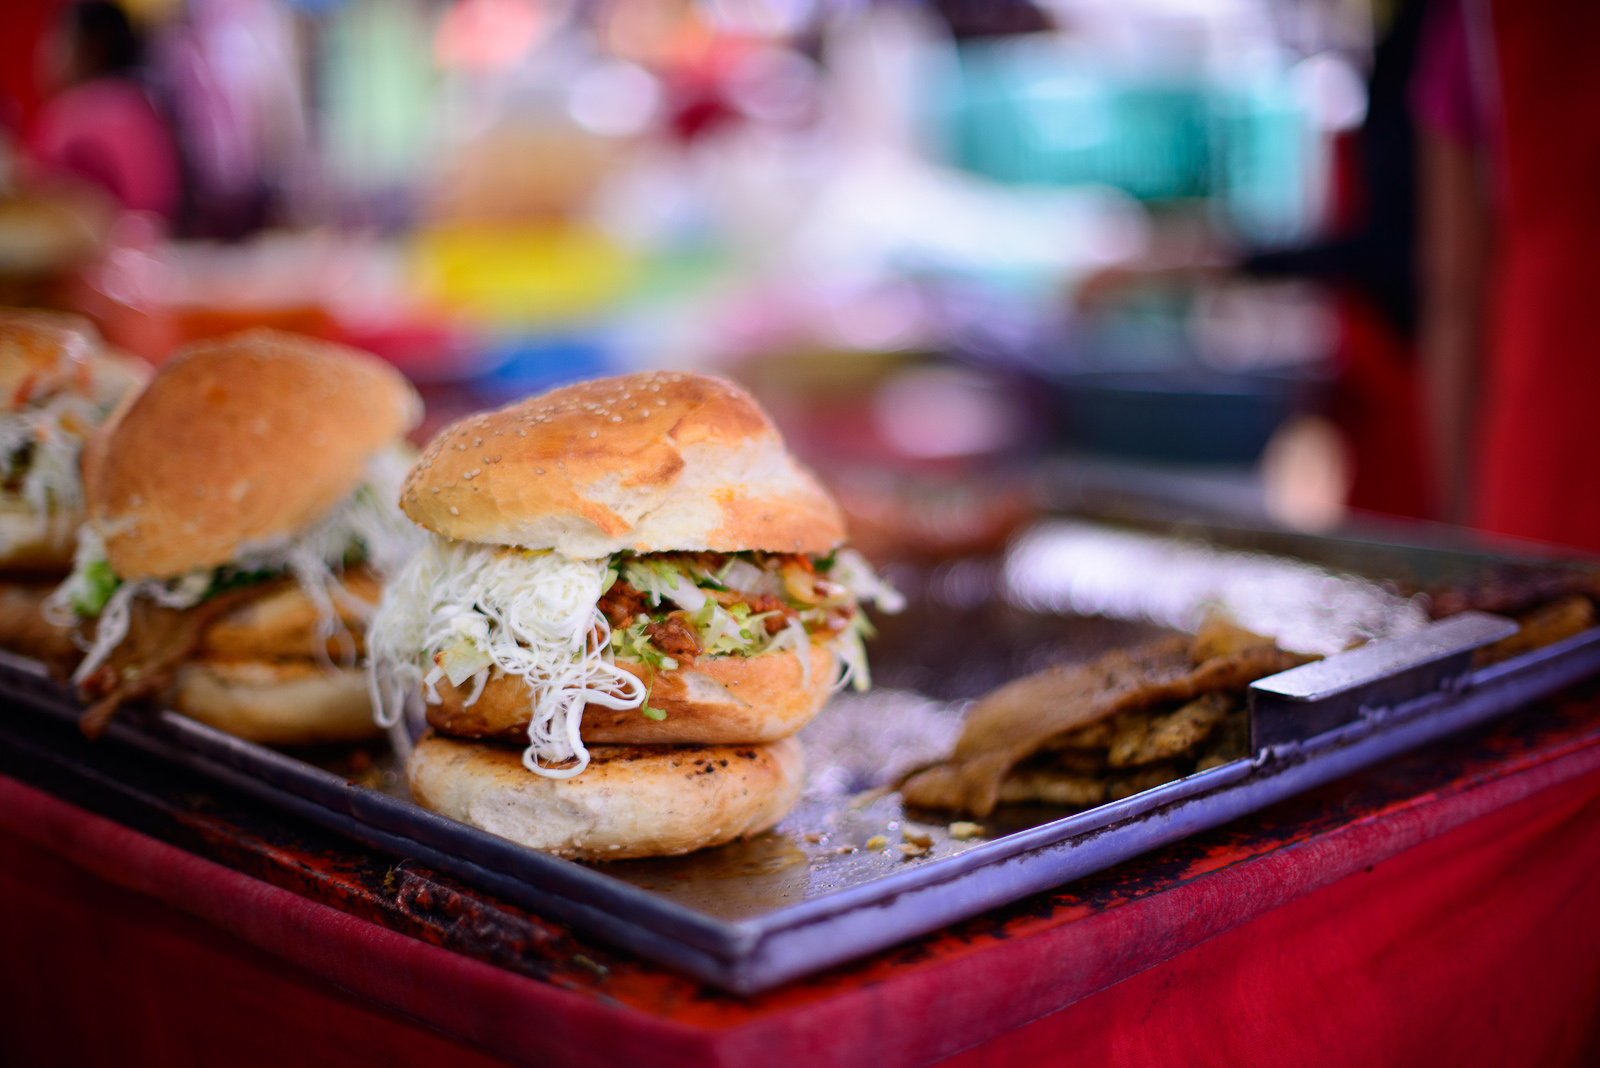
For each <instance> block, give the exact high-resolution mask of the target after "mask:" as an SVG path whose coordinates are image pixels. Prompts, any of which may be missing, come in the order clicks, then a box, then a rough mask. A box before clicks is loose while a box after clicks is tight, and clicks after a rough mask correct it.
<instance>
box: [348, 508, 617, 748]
mask: <svg viewBox="0 0 1600 1068" xmlns="http://www.w3.org/2000/svg"><path fill="white" fill-rule="evenodd" d="M605 574H606V561H605V560H603V559H601V560H574V559H571V558H570V557H567V556H563V555H562V554H560V553H556V552H551V551H548V550H539V551H534V550H528V549H515V548H506V547H503V546H493V545H478V544H474V543H471V542H458V541H451V540H448V539H444V538H438V537H430V538H429V540H428V544H427V545H426V546H425V547H424V548H423V549H422V550H421V551H420V552H418V553H417V554H416V555H415V556H414V557H412V559H411V561H410V562H409V563H408V564H407V566H406V567H405V568H404V569H402V570H401V572H400V573H399V574H398V575H397V576H396V577H395V578H394V579H393V580H392V581H391V582H390V583H389V585H388V586H387V587H386V588H385V589H384V594H383V600H382V602H381V603H380V605H379V607H378V611H377V613H376V615H374V617H373V618H372V621H371V622H370V623H369V624H368V627H367V649H368V672H369V675H368V682H369V685H370V687H371V691H372V707H373V709H374V710H375V715H376V716H377V719H378V723H379V724H380V725H381V726H384V727H390V726H393V725H394V724H395V723H397V722H398V721H399V719H400V717H401V715H402V714H403V712H404V709H405V703H406V700H407V698H408V695H410V694H413V693H415V692H417V691H418V690H419V689H421V690H423V691H424V692H425V694H426V698H427V700H428V701H429V702H430V703H435V704H436V703H438V701H439V694H438V691H437V689H436V686H437V684H438V681H439V680H440V679H441V678H444V677H445V676H446V675H447V674H452V677H457V678H461V679H462V680H463V681H464V679H465V678H466V676H465V675H462V674H456V673H455V672H454V670H453V669H454V668H461V669H463V670H466V669H475V670H473V672H472V675H471V677H472V679H473V690H472V693H471V694H469V696H468V698H467V701H466V703H467V704H468V705H470V704H472V703H473V702H474V701H476V700H477V698H478V695H479V694H481V693H482V691H483V687H484V685H485V684H486V683H487V682H488V680H489V677H490V673H491V672H496V673H502V674H505V675H516V676H520V677H521V678H524V679H526V680H527V683H528V687H529V689H530V690H531V691H532V693H533V695H534V696H533V707H532V718H531V722H530V723H529V724H528V748H527V749H526V750H525V751H524V753H523V755H522V762H523V764H524V765H526V766H527V768H528V770H529V771H532V772H534V773H535V774H537V775H543V776H545V777H547V778H552V779H570V778H572V777H573V776H574V775H578V774H580V773H581V772H582V771H583V770H584V768H586V767H588V765H589V751H588V750H587V749H586V748H584V745H583V740H582V738H581V737H580V736H579V727H580V724H581V723H582V720H583V709H584V706H585V705H587V704H591V703H592V704H597V705H601V706H603V707H606V708H617V709H625V708H639V707H640V706H642V705H643V704H644V700H645V697H646V688H645V684H644V683H643V682H641V681H640V680H639V679H638V678H637V677H636V676H634V675H632V674H630V673H629V672H627V671H624V670H623V669H621V668H619V667H617V666H616V665H615V663H614V662H613V660H612V654H611V652H610V649H609V644H610V640H611V628H610V625H609V624H608V623H607V621H606V618H605V615H604V614H603V613H601V611H600V609H599V607H598V602H599V600H600V595H601V594H602V592H604V591H603V585H604V581H605ZM480 665H481V666H480ZM554 765H561V766H554Z"/></svg>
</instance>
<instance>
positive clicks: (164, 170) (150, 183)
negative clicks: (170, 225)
mask: <svg viewBox="0 0 1600 1068" xmlns="http://www.w3.org/2000/svg"><path fill="white" fill-rule="evenodd" d="M28 149H29V152H30V154H31V155H32V156H33V158H34V159H35V160H37V161H38V162H39V163H41V164H43V165H44V166H45V167H47V168H51V169H56V170H61V171H67V172H70V173H72V174H75V175H78V176H79V177H82V178H86V179H88V180H89V181H92V182H94V183H96V184H97V185H100V186H102V187H103V188H105V189H106V191H108V192H109V193H111V195H112V196H114V197H116V198H117V200H118V201H120V202H121V203H122V205H123V207H125V208H129V209H131V210H136V211H151V212H156V213H158V214H160V215H164V216H166V217H167V218H171V217H172V216H173V214H174V213H175V212H176V211H177V210H178V202H179V196H180V184H179V183H180V181H181V178H180V174H179V168H178V149H177V145H176V143H175V142H174V141H173V137H172V131H171V130H170V129H169V128H168V127H167V124H166V123H165V122H163V121H162V119H161V116H160V115H158V114H157V113H156V109H155V108H154V107H153V106H152V105H151V103H150V99H149V97H147V96H146V95H145V92H144V90H143V89H142V88H140V86H139V85H138V84H137V83H135V82H132V81H129V80H127V79H123V78H98V79H95V80H94V81H88V82H83V83H82V84H79V85H74V86H72V87H70V88H68V89H64V90H62V91H61V92H60V93H59V94H57V95H56V96H55V97H53V98H51V99H50V100H49V101H48V102H46V103H45V105H44V107H43V108H41V109H40V111H39V115H38V118H37V119H35V121H34V124H33V129H32V130H31V132H30V135H29V137H28Z"/></svg>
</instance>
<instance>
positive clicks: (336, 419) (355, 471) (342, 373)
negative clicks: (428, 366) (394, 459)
mask: <svg viewBox="0 0 1600 1068" xmlns="http://www.w3.org/2000/svg"><path fill="white" fill-rule="evenodd" d="M420 415H421V403H420V401H419V400H418V398H417V395H416V392H415V391H414V390H413V389H412V388H411V387H410V385H409V384H407V383H406V381H405V379H404V378H402V377H401V376H400V374H399V373H398V372H397V371H395V370H394V369H393V368H391V367H390V366H389V365H388V364H385V363H383V362H382V361H380V360H378V359H377V358H375V357H372V356H368V355H366V354H365V353H362V352H357V351H356V350H354V349H349V348H345V347H343V346H340V345H333V344H329V343H327V342H323V341H315V340H312V339H311V338H305V337H299V336H296V335H294V334H285V333H280V332H278V331H274V330H251V331H246V332H245V333H241V334H234V335H232V336H230V337H225V338H218V339H215V340H211V341H202V342H198V343H196V344H193V345H190V346H188V347H187V348H185V349H182V350H180V351H179V352H178V353H177V354H175V355H174V356H173V357H172V359H170V360H169V361H168V362H167V363H165V364H164V365H162V367H161V369H160V370H159V371H158V372H157V373H156V375H155V377H154V378H152V379H151V381H150V384H149V386H147V387H146V388H145V389H144V391H143V392H142V393H140V394H138V395H137V396H136V397H131V398H129V400H128V401H126V402H124V404H123V405H122V407H121V408H119V409H118V411H117V412H115V413H114V414H113V415H112V416H111V418H110V419H108V420H107V422H106V424H105V426H104V427H102V428H101V430H100V431H99V432H98V433H97V434H96V435H95V436H94V437H93V438H92V439H91V440H90V443H89V446H88V448H86V449H85V450H84V458H83V474H84V496H85V498H86V500H87V503H88V509H89V518H90V521H91V522H93V523H94V525H95V529H96V530H97V531H98V532H99V534H100V536H101V537H102V538H103V539H104V540H105V544H106V554H107V558H108V560H109V562H110V564H111V567H112V569H113V570H114V571H116V573H117V574H118V575H120V576H122V577H123V578H125V579H129V580H137V579H142V578H166V577H171V576H174V575H179V574H182V573H183V572H185V571H189V570H193V569H196V568H206V567H216V566H218V565H219V564H225V563H227V562H228V561H230V560H232V559H233V558H234V557H235V556H237V555H238V554H239V553H240V551H241V550H243V549H247V548H249V547H251V546H252V545H260V544H263V543H269V542H271V541H273V540H275V539H278V538H281V537H285V536H288V535H292V534H294V533H296V532H297V531H299V530H301V529H302V528H304V527H305V526H307V525H308V524H310V523H311V522H313V521H315V520H316V519H318V518H320V517H321V516H322V515H324V514H325V513H327V512H328V511H329V510H330V509H332V508H333V507H334V506H335V505H336V504H338V503H339V502H340V501H341V500H343V499H344V498H345V497H346V496H347V495H349V494H350V492H351V491H352V490H354V489H355V487H356V486H357V485H359V484H360V482H361V480H362V478H363V477H364V476H365V474H366V469H367V462H368V460H369V459H371V457H372V455H373V454H374V453H375V452H377V451H379V450H380V449H383V448H385V447H386V446H388V445H390V444H392V443H394V442H395V441H397V440H398V439H399V438H400V437H401V435H403V434H404V433H405V432H406V431H407V430H408V429H410V428H411V427H413V426H415V425H416V423H417V420H418V418H419V417H420Z"/></svg>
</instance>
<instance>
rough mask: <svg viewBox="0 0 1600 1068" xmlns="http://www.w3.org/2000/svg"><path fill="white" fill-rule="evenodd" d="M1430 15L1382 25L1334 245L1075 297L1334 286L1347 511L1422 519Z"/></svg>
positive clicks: (1136, 274) (1419, 3)
mask: <svg viewBox="0 0 1600 1068" xmlns="http://www.w3.org/2000/svg"><path fill="white" fill-rule="evenodd" d="M1427 6H1428V0H1401V2H1400V3H1399V4H1397V5H1395V6H1394V7H1393V8H1392V9H1389V15H1388V21H1387V23H1386V24H1383V25H1380V26H1379V27H1378V31H1379V36H1378V42H1377V46H1376V48H1375V50H1374V54H1373V64H1372V71H1371V74H1370V77H1369V79H1368V83H1367V112H1366V116H1365V118H1364V119H1363V120H1362V123H1361V125H1360V127H1359V128H1358V129H1357V130H1355V131H1354V132H1353V134H1347V135H1344V136H1341V137H1340V138H1339V140H1338V141H1337V142H1336V143H1335V152H1334V172H1335V173H1334V182H1333V190H1334V191H1333V205H1332V212H1331V214H1332V216H1333V221H1332V224H1331V227H1330V230H1331V233H1330V234H1329V235H1328V236H1327V237H1325V238H1323V239H1322V240H1318V241H1315V242H1312V243H1310V244H1306V245H1301V246H1297V247H1292V248H1284V249H1269V250H1261V251H1257V252H1253V253H1247V254H1244V255H1236V256H1228V255H1226V254H1220V253H1219V252H1217V251H1216V250H1212V249H1206V250H1203V251H1200V252H1199V253H1198V254H1194V253H1193V250H1190V253H1191V254H1190V255H1189V259H1190V262H1186V263H1185V264H1184V265H1182V266H1178V267H1163V266H1156V267H1155V268H1154V269H1151V268H1150V267H1141V268H1134V269H1132V270H1128V269H1120V268H1118V269H1112V270H1109V271H1105V272H1102V273H1100V274H1099V275H1096V276H1094V277H1092V278H1090V279H1088V280H1087V281H1086V282H1085V283H1084V284H1083V286H1082V287H1081V288H1080V290H1079V293H1078V297H1077V300H1078V303H1079V304H1080V305H1092V304H1094V303H1095V302H1097V301H1099V300H1102V299H1104V298H1105V297H1106V296H1107V295H1108V294H1110V293H1113V292H1115V291H1117V290H1120V289H1123V288H1125V287H1128V286H1130V285H1135V284H1139V283H1140V282H1142V281H1155V282H1158V283H1160V282H1161V281H1163V280H1165V281H1169V282H1175V283H1177V284H1179V285H1185V284H1188V285H1195V284H1204V283H1206V282H1208V281H1210V282H1214V281H1218V280H1222V279H1226V278H1227V277H1231V276H1237V275H1238V274H1241V273H1242V274H1244V275H1249V276H1253V277H1257V278H1306V279H1312V280H1315V281H1318V282H1322V283H1326V284H1328V285H1329V286H1330V287H1331V288H1332V290H1333V292H1334V294H1335V298H1336V305H1337V309H1338V320H1339V341H1338V352H1337V367H1338V370H1337V380H1336V382H1335V384H1334V388H1333V391H1332V396H1331V397H1330V399H1329V401H1328V405H1327V407H1328V415H1329V416H1330V417H1331V419H1332V420H1333V422H1334V423H1335V424H1336V425H1337V426H1338V428H1339V431H1340V432H1341V436H1342V438H1343V441H1344V445H1345V446H1346V447H1347V449H1348V452H1349V457H1348V459H1349V466H1350V468H1351V471H1350V476H1351V477H1350V488H1349V493H1348V498H1347V500H1346V502H1345V503H1346V504H1347V505H1348V506H1349V507H1351V508H1355V509H1360V510H1363V511H1368V512H1378V513H1383V514H1386V515H1394V516H1401V517H1407V518H1424V519H1426V518H1433V517H1434V516H1435V515H1436V512H1437V505H1436V502H1435V494H1434V492H1433V486H1432V479H1431V478H1430V477H1429V470H1428V465H1427V461H1426V457H1427V455H1428V452H1427V447H1426V441H1425V439H1426V434H1425V431H1424V418H1423V412H1424V405H1423V401H1422V393H1421V385H1422V383H1421V374H1420V371H1419V367H1418V364H1419V361H1418V358H1417V340H1416V334H1417V300H1418V297H1417V292H1416V280H1415V263H1416V251H1415V249H1416V243H1417V240H1418V237H1417V199H1416V198H1417V190H1416V185H1415V180H1414V172H1415V159H1414V149H1413V133H1412V119H1411V114H1410V110H1409V108H1408V99H1407V87H1408V85H1409V84H1410V81H1411V76H1412V71H1413V68H1414V66H1415V63H1416V58H1417V53H1418V42H1419V38H1420V31H1421V27H1422V25H1423V21H1424V14H1425V11H1426V8H1427ZM1202 243H1203V242H1202ZM1186 244H1187V243H1186ZM1342 462H1343V461H1342V460H1341V463H1342Z"/></svg>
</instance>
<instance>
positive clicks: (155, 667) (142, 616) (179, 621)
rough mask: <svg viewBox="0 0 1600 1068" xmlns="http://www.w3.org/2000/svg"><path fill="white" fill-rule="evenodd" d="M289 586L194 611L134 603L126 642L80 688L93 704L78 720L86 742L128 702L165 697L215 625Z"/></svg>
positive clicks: (221, 599) (223, 597)
mask: <svg viewBox="0 0 1600 1068" xmlns="http://www.w3.org/2000/svg"><path fill="white" fill-rule="evenodd" d="M285 584H286V583H285V580H281V579H280V580H277V581H274V582H263V583H260V584H259V585H256V586H248V587H245V588H244V589H239V590H230V591H228V592H226V593H221V594H218V595H217V596H215V597H210V598H207V599H206V600H204V601H201V602H200V603H199V604H197V605H195V606H194V607H193V608H181V609H180V608H164V607H162V606H161V605H158V604H153V603H151V602H149V601H145V600H142V599H141V600H136V601H134V602H133V605H132V606H131V611H132V613H133V617H132V620H131V622H130V625H129V627H128V636H127V638H125V639H124V640H123V642H122V644H121V645H119V646H117V648H116V649H115V650H114V651H113V652H112V654H111V656H110V657H109V658H108V659H107V660H106V662H105V664H103V665H101V667H100V670H98V671H96V672H95V673H94V674H93V675H91V676H90V677H89V678H88V679H86V680H84V683H83V685H82V686H81V687H79V695H80V696H81V697H83V698H84V699H85V700H90V699H93V700H94V703H93V704H91V705H90V706H89V707H88V708H87V709H85V710H84V713H83V715H82V716H80V717H78V729H79V730H81V731H82V732H83V734H84V737H86V738H98V737H100V735H102V734H104V733H105V730H106V727H108V726H110V724H111V717H112V716H114V715H116V712H117V709H119V708H121V707H122V706H123V705H124V704H126V703H127V702H129V701H134V700H138V699H139V698H141V697H151V696H153V695H155V694H158V693H161V692H163V691H164V690H166V688H167V687H168V686H170V685H171V684H172V680H173V677H174V675H175V674H176V673H177V670H178V668H179V667H180V666H182V664H183V662H184V661H186V660H188V659H189V658H190V657H191V656H193V655H194V654H195V652H196V651H198V650H199V648H200V644H201V642H202V641H203V640H204V638H205V633H206V630H207V628H209V627H210V626H211V624H212V623H214V622H216V621H217V620H219V619H221V618H222V617H223V616H225V615H227V614H228V613H229V612H232V611H233V610H234V609H236V608H240V607H242V606H244V605H245V604H247V603H249V602H250V601H253V600H255V599H257V598H260V597H265V596H268V595H269V594H271V593H274V592H276V591H278V590H280V589H282V588H284V586H285Z"/></svg>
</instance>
